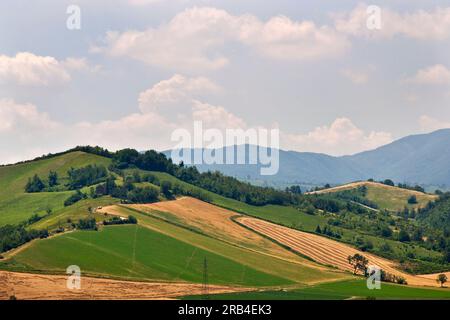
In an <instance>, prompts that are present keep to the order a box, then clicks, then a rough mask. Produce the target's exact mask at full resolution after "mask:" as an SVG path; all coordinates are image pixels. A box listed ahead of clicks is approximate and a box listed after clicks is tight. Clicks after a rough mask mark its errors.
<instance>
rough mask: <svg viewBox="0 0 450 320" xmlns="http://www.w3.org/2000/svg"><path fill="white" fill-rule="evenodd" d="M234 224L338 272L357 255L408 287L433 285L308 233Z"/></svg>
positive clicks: (249, 221)
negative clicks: (329, 266) (348, 259)
mask: <svg viewBox="0 0 450 320" xmlns="http://www.w3.org/2000/svg"><path fill="white" fill-rule="evenodd" d="M238 221H239V222H240V223H242V224H244V225H246V226H247V227H249V228H251V229H253V230H255V231H257V232H259V233H261V234H264V235H266V236H268V237H270V238H272V239H274V240H275V241H277V242H279V243H282V244H284V245H286V246H289V247H290V248H291V249H293V250H295V251H297V252H299V253H301V254H303V255H305V256H308V257H311V258H312V259H313V260H315V261H317V262H320V263H322V264H324V265H331V266H335V267H337V268H339V269H341V270H347V271H352V267H351V265H350V264H349V263H348V261H347V257H348V256H349V255H354V254H356V253H359V254H361V255H364V256H365V257H367V258H368V260H369V265H376V266H378V267H380V268H381V269H383V270H384V271H386V272H388V273H390V274H393V275H397V276H402V277H404V278H405V279H406V280H407V281H408V284H410V285H419V286H437V283H436V281H435V280H434V279H428V278H424V277H420V276H413V275H409V274H406V273H404V272H401V271H399V270H397V269H395V265H394V264H393V263H392V262H391V261H388V260H386V259H383V258H380V257H377V256H374V255H372V254H369V253H367V252H361V251H359V250H356V249H354V248H352V247H350V246H348V245H345V244H343V243H340V242H337V241H334V240H331V239H328V238H325V237H321V236H318V235H315V234H310V233H306V232H302V231H298V230H293V229H289V228H286V227H283V226H279V225H276V224H273V223H270V222H266V221H262V220H258V219H254V218H249V217H242V218H239V219H238Z"/></svg>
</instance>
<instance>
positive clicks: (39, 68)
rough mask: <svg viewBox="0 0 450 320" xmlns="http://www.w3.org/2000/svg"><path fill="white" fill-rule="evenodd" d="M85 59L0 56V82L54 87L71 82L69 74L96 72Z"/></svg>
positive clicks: (19, 55)
mask: <svg viewBox="0 0 450 320" xmlns="http://www.w3.org/2000/svg"><path fill="white" fill-rule="evenodd" d="M99 68H100V67H99V66H92V65H90V64H89V63H88V61H87V60H86V59H85V58H67V59H65V60H62V61H58V60H57V59H55V58H54V57H50V56H38V55H35V54H33V53H30V52H19V53H17V54H16V55H15V56H13V57H9V56H6V55H0V82H2V83H13V84H16V85H23V86H54V85H61V84H64V83H67V82H69V81H70V80H71V72H75V71H98V70H99Z"/></svg>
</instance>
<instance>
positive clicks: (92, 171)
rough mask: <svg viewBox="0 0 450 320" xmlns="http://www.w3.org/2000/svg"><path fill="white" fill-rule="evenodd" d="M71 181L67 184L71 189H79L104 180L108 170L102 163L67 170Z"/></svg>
mask: <svg viewBox="0 0 450 320" xmlns="http://www.w3.org/2000/svg"><path fill="white" fill-rule="evenodd" d="M67 175H68V178H69V182H68V184H67V186H68V187H69V189H70V190H77V189H80V188H83V187H86V186H90V185H93V184H96V183H99V182H102V181H104V180H105V179H106V177H107V176H108V170H107V169H106V168H105V166H102V165H95V164H94V165H88V166H86V167H82V168H78V169H74V168H71V169H70V170H69V171H67Z"/></svg>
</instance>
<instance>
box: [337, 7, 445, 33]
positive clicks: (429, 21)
mask: <svg viewBox="0 0 450 320" xmlns="http://www.w3.org/2000/svg"><path fill="white" fill-rule="evenodd" d="M367 8H368V6H367V5H365V4H360V5H358V6H357V7H356V8H355V9H353V10H352V11H351V12H348V13H340V14H335V15H334V19H335V26H336V30H338V31H339V32H342V33H346V34H350V35H353V36H362V37H378V38H392V37H395V36H404V37H408V38H413V39H419V40H445V39H448V38H449V37H450V7H449V8H435V9H434V10H431V11H425V10H417V11H415V12H411V13H398V12H395V11H393V10H391V9H388V8H381V16H380V17H381V29H380V30H370V29H369V28H367V20H368V17H369V16H370V13H368V12H367Z"/></svg>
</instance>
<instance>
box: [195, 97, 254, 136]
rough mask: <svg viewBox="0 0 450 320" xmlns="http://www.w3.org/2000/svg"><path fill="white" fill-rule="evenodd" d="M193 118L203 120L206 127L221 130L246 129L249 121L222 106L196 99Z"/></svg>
mask: <svg viewBox="0 0 450 320" xmlns="http://www.w3.org/2000/svg"><path fill="white" fill-rule="evenodd" d="M192 118H193V120H195V121H202V123H203V125H204V126H205V127H206V128H215V129H219V130H226V129H243V130H244V129H246V128H247V123H246V122H245V121H244V120H243V119H242V118H239V117H238V116H236V115H234V114H233V113H231V112H229V111H228V110H226V109H225V108H224V107H221V106H213V105H211V104H208V103H204V102H200V101H195V102H194V106H193V108H192Z"/></svg>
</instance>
